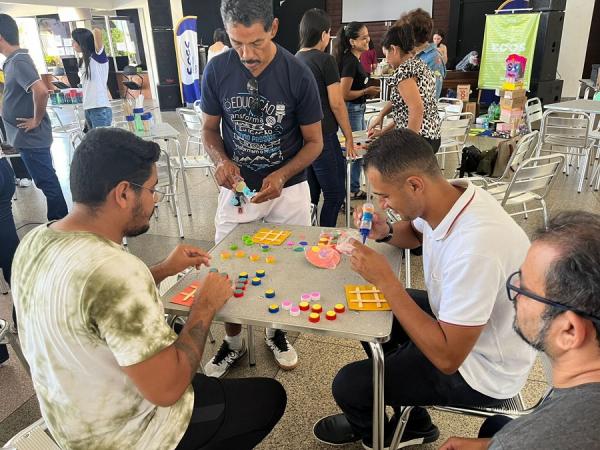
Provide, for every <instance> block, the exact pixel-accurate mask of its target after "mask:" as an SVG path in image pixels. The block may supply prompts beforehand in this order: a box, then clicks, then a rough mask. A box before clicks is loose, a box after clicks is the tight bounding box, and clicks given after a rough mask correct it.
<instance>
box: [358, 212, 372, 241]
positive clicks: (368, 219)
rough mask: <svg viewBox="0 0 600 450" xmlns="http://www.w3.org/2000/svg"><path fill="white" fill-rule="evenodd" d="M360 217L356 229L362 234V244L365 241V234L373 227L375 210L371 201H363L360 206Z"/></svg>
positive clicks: (367, 234)
mask: <svg viewBox="0 0 600 450" xmlns="http://www.w3.org/2000/svg"><path fill="white" fill-rule="evenodd" d="M362 210H363V212H362V219H361V221H360V227H359V228H358V231H359V232H360V235H361V236H362V241H363V244H364V243H365V242H366V241H367V236H369V233H370V232H371V228H372V227H373V213H374V212H375V206H373V203H365V204H364V205H363V207H362Z"/></svg>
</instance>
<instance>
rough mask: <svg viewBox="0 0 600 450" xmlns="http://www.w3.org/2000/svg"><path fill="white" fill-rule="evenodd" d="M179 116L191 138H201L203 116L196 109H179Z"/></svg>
mask: <svg viewBox="0 0 600 450" xmlns="http://www.w3.org/2000/svg"><path fill="white" fill-rule="evenodd" d="M177 114H178V115H179V118H180V119H181V122H182V123H183V126H184V127H185V131H186V132H187V134H189V135H190V136H196V137H200V136H201V133H202V116H201V115H200V114H199V113H198V112H196V111H195V110H194V109H190V108H177Z"/></svg>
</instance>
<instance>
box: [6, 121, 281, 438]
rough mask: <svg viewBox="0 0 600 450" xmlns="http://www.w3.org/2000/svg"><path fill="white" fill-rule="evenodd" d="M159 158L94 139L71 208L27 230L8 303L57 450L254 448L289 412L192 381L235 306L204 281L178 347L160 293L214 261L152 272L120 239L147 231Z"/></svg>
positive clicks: (253, 395)
mask: <svg viewBox="0 0 600 450" xmlns="http://www.w3.org/2000/svg"><path fill="white" fill-rule="evenodd" d="M159 155H160V147H159V146H158V144H156V143H154V142H149V141H145V140H143V139H141V138H139V137H137V136H135V135H134V134H132V133H129V132H128V131H125V130H121V129H116V128H96V129H94V130H91V131H90V132H89V133H88V134H87V135H86V137H85V138H84V139H83V141H82V142H81V144H80V145H79V146H78V147H77V151H76V152H75V155H74V157H73V162H72V163H71V173H70V181H71V193H72V195H73V203H74V205H73V209H72V211H71V212H70V213H69V214H68V215H67V216H66V217H65V218H64V219H62V220H59V221H57V222H50V223H48V224H44V225H41V226H39V227H37V228H35V229H34V230H32V231H30V232H29V233H28V234H27V235H26V236H25V238H24V239H23V240H22V241H21V244H20V246H19V248H18V250H17V253H16V255H15V259H14V264H13V272H12V285H11V287H12V293H13V299H14V301H15V309H16V311H17V317H18V321H19V336H20V339H21V344H22V347H23V353H24V354H25V357H26V358H27V362H28V363H29V365H30V367H31V378H32V381H33V386H34V388H35V392H36V394H37V397H38V400H39V402H40V409H41V411H42V416H43V418H44V420H45V421H46V423H47V424H48V428H49V430H50V432H51V433H52V436H53V437H54V439H55V440H56V441H57V442H58V444H59V445H60V448H62V449H65V450H67V449H91V448H103V449H122V448H127V449H140V450H151V449H157V450H172V449H175V448H177V450H191V449H197V448H232V449H233V448H235V449H236V450H237V449H251V448H254V446H255V445H256V444H258V443H259V442H260V441H261V440H262V439H263V438H264V437H265V436H266V435H267V434H268V433H269V432H270V431H271V429H272V428H273V427H274V426H275V424H276V423H277V421H278V420H279V418H280V417H281V416H282V414H283V411H284V409H285V402H286V400H285V391H284V390H283V388H282V386H281V385H280V384H279V383H278V382H277V381H275V380H271V379H266V378H246V379H237V380H235V379H227V380H218V379H216V378H212V377H207V376H205V375H202V374H197V373H196V371H197V369H198V367H199V365H200V360H201V358H202V354H203V352H204V345H205V342H206V337H207V334H208V331H209V327H210V324H211V322H212V319H213V317H214V315H215V313H216V312H217V311H218V310H219V309H220V308H221V307H222V306H223V304H224V303H225V302H226V301H227V299H228V298H229V297H230V296H231V294H232V289H231V282H229V281H228V280H227V279H226V278H225V277H224V276H222V275H220V274H208V275H207V276H206V277H204V278H203V279H202V280H201V281H200V283H201V286H200V288H199V289H198V290H197V293H196V295H195V298H194V303H193V305H192V306H191V308H190V314H189V318H188V321H187V323H186V325H185V326H184V327H183V329H182V330H181V332H180V333H179V336H177V335H176V334H175V333H174V332H173V330H171V329H170V328H169V327H168V326H167V324H166V322H165V320H164V311H163V305H162V301H161V298H160V296H159V295H158V292H157V289H156V283H160V281H161V280H163V279H164V278H165V277H168V276H171V275H175V274H177V273H179V272H180V271H182V270H183V269H185V268H186V267H188V266H196V267H199V266H200V265H201V264H205V265H208V264H209V260H210V256H208V255H207V254H206V253H205V252H204V251H202V250H200V249H198V248H195V247H192V246H190V245H179V246H178V247H176V249H175V250H174V251H173V252H172V253H171V254H170V255H169V256H168V257H167V258H166V259H165V260H164V261H163V262H161V263H159V264H157V265H155V266H152V267H148V266H146V265H145V264H144V263H143V262H142V261H141V260H140V259H139V258H136V257H135V256H133V255H132V254H130V253H127V252H125V251H124V250H123V248H122V247H121V245H120V243H121V241H122V239H123V236H137V235H139V234H142V233H144V232H145V231H147V230H148V227H149V221H150V218H151V216H152V213H153V211H154V205H155V203H156V202H158V201H160V200H161V198H162V197H163V193H162V192H160V191H159V190H157V189H156V184H157V182H158V177H157V170H156V161H157V160H158V158H159Z"/></svg>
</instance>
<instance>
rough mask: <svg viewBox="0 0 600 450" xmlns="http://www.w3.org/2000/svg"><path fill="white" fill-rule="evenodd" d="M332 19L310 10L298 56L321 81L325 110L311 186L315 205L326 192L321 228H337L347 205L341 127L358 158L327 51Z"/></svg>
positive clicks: (310, 172) (303, 23)
mask: <svg viewBox="0 0 600 450" xmlns="http://www.w3.org/2000/svg"><path fill="white" fill-rule="evenodd" d="M330 30H331V20H330V18H329V16H328V15H327V13H326V12H325V11H323V10H321V9H317V8H314V9H310V10H308V11H306V13H304V16H303V17H302V21H301V22H300V50H299V51H298V53H296V57H297V58H298V59H300V60H301V61H303V62H304V63H305V64H306V65H307V66H308V67H309V68H310V70H311V71H312V73H313V74H314V76H315V79H316V80H317V87H318V88H319V94H320V96H321V107H322V109H323V121H322V122H321V128H322V130H323V151H322V152H321V154H320V155H319V157H318V158H317V159H316V160H315V161H314V162H313V163H312V165H311V166H310V167H308V184H309V186H310V197H311V201H312V203H313V204H314V205H315V207H316V206H317V204H318V203H319V197H320V196H321V191H323V207H322V208H321V215H320V218H319V225H321V226H323V227H335V226H336V224H337V215H338V213H339V211H340V208H341V206H342V203H343V202H344V197H345V189H344V184H345V183H344V178H345V176H344V174H345V170H344V167H345V161H344V157H343V156H342V148H341V146H340V141H339V139H338V136H337V130H338V125H339V127H340V128H341V129H342V132H343V133H344V136H345V138H346V151H347V152H348V154H349V155H350V156H354V144H353V139H352V128H351V127H350V121H349V120H348V111H347V110H346V105H345V104H344V97H343V95H342V88H341V86H340V74H339V72H338V68H337V64H336V62H335V59H334V58H333V56H331V55H329V54H327V53H325V52H324V50H325V49H326V48H327V46H328V45H329V41H330V39H331V37H330V35H329V33H330Z"/></svg>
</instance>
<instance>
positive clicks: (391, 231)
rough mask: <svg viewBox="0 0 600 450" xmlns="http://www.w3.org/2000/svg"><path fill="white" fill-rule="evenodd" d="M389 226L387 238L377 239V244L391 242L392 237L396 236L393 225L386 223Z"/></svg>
mask: <svg viewBox="0 0 600 450" xmlns="http://www.w3.org/2000/svg"><path fill="white" fill-rule="evenodd" d="M386 223H387V226H388V227H389V231H388V234H387V236H384V237H382V238H381V239H375V242H379V243H381V242H389V241H390V240H391V239H392V237H393V236H394V227H393V226H392V224H391V223H390V222H386Z"/></svg>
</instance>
